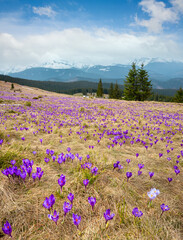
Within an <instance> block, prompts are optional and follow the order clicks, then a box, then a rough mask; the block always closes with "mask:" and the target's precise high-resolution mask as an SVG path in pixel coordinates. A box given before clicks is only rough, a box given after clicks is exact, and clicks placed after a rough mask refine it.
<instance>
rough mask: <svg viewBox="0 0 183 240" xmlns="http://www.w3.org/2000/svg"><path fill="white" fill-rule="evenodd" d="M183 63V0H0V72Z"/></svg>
mask: <svg viewBox="0 0 183 240" xmlns="http://www.w3.org/2000/svg"><path fill="white" fill-rule="evenodd" d="M141 58H161V59H165V60H167V61H170V60H172V59H173V60H175V61H183V0H161V1H159V0H56V1H54V0H52V1H50V0H44V1H42V0H31V1H30V0H0V71H1V72H2V71H8V70H9V69H13V68H15V69H23V68H25V67H27V66H41V65H42V64H44V63H47V62H64V63H67V64H75V65H78V66H79V65H81V66H82V65H97V64H101V65H110V64H130V63H132V62H133V61H134V60H135V59H141Z"/></svg>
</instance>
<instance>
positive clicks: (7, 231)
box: [2, 221, 12, 238]
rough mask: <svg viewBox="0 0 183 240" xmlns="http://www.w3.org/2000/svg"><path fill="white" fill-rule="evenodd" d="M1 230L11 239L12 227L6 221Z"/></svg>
mask: <svg viewBox="0 0 183 240" xmlns="http://www.w3.org/2000/svg"><path fill="white" fill-rule="evenodd" d="M2 230H3V232H4V233H5V234H7V235H9V236H10V237H11V238H12V236H11V233H12V227H11V225H10V223H9V222H8V221H6V223H5V224H4V227H2Z"/></svg>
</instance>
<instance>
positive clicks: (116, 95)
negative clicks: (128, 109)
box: [113, 82, 121, 99]
mask: <svg viewBox="0 0 183 240" xmlns="http://www.w3.org/2000/svg"><path fill="white" fill-rule="evenodd" d="M113 98H115V99H120V98H121V91H120V89H119V86H118V84H117V82H116V84H115V86H114V91H113Z"/></svg>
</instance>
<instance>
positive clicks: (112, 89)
mask: <svg viewBox="0 0 183 240" xmlns="http://www.w3.org/2000/svg"><path fill="white" fill-rule="evenodd" d="M113 95H114V87H113V83H111V85H110V89H109V98H113Z"/></svg>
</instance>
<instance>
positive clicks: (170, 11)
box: [135, 0, 182, 33]
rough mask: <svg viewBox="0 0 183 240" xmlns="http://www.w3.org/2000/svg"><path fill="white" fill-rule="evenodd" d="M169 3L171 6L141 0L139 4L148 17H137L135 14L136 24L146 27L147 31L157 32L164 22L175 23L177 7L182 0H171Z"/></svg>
mask: <svg viewBox="0 0 183 240" xmlns="http://www.w3.org/2000/svg"><path fill="white" fill-rule="evenodd" d="M171 3H172V5H173V6H172V7H166V5H165V3H164V2H158V1H156V0H142V1H141V2H140V3H139V5H140V6H141V7H142V11H143V12H145V13H147V14H148V15H149V17H150V18H149V19H148V20H147V19H138V17H137V16H136V17H135V22H136V24H137V25H140V26H143V27H146V28H147V29H148V31H149V32H154V33H159V32H161V31H162V30H163V25H164V24H165V23H177V22H178V20H179V11H178V8H179V7H182V0H172V1H171Z"/></svg>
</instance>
